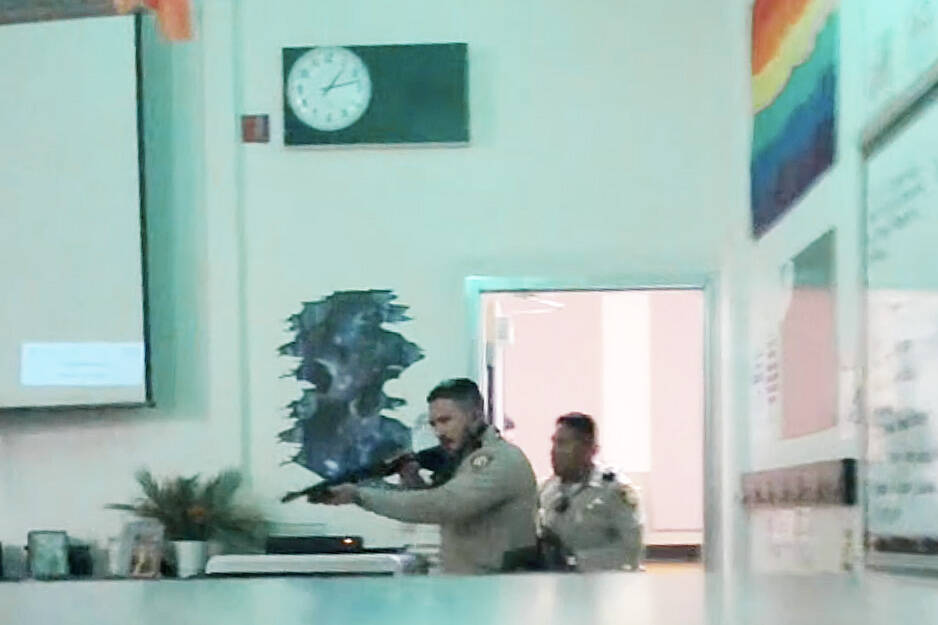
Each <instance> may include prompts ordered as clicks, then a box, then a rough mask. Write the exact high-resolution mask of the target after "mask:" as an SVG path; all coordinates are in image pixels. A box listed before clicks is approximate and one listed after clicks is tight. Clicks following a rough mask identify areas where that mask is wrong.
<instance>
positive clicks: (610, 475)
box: [603, 471, 616, 482]
mask: <svg viewBox="0 0 938 625" xmlns="http://www.w3.org/2000/svg"><path fill="white" fill-rule="evenodd" d="M614 479H616V472H615V471H606V472H605V473H603V481H604V482H611V481H613V480H614Z"/></svg>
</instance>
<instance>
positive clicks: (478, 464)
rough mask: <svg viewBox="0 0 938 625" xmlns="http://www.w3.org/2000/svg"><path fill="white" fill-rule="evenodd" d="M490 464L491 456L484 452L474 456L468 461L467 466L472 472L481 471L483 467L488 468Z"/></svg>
mask: <svg viewBox="0 0 938 625" xmlns="http://www.w3.org/2000/svg"><path fill="white" fill-rule="evenodd" d="M490 462H492V454H490V453H489V452H487V451H485V452H482V453H480V454H476V456H474V457H473V458H472V460H470V461H469V464H470V466H471V467H472V470H473V471H481V470H482V469H484V468H485V467H487V466H489V463H490Z"/></svg>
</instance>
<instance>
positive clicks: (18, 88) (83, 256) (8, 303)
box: [0, 16, 147, 409]
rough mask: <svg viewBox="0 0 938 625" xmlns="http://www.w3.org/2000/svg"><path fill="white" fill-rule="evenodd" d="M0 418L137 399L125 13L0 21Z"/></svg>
mask: <svg viewBox="0 0 938 625" xmlns="http://www.w3.org/2000/svg"><path fill="white" fill-rule="evenodd" d="M0 57H2V58H4V59H14V58H15V59H17V62H16V63H5V64H4V65H3V71H2V72H0V94H3V97H0V135H2V136H3V143H2V145H0V286H2V288H3V292H2V297H0V299H2V305H0V409H6V408H24V407H62V406H84V405H105V404H122V405H125V404H140V403H143V402H145V401H146V399H147V384H146V349H145V324H144V301H143V300H144V290H143V275H144V274H143V253H142V246H141V235H142V225H141V193H140V185H141V178H140V160H139V150H138V142H139V133H138V108H137V89H138V81H137V46H136V25H135V20H134V18H133V17H131V16H123V17H94V18H82V19H74V20H60V21H49V22H36V23H25V24H8V25H3V26H0Z"/></svg>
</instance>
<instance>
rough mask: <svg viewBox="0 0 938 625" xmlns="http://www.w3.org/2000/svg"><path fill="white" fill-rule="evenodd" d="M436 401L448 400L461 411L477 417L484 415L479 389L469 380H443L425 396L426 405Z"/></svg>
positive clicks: (483, 404)
mask: <svg viewBox="0 0 938 625" xmlns="http://www.w3.org/2000/svg"><path fill="white" fill-rule="evenodd" d="M437 399H449V400H451V401H454V402H456V403H457V404H459V405H460V407H461V408H462V409H463V410H466V411H467V412H471V413H473V414H474V415H475V416H477V417H482V416H483V415H484V414H485V403H484V402H483V401H482V393H480V392H479V387H478V386H477V385H476V383H475V382H473V381H472V380H470V379H469V378H451V379H449V380H443V381H442V382H440V383H439V384H437V385H436V386H435V387H433V390H432V391H430V393H429V394H428V395H427V403H428V404H429V403H430V402H432V401H435V400H437Z"/></svg>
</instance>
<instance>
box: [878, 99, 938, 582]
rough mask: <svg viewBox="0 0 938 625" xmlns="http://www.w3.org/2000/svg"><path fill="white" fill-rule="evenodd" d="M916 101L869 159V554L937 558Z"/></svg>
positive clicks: (936, 338) (937, 160) (937, 463)
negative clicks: (918, 555) (919, 555)
mask: <svg viewBox="0 0 938 625" xmlns="http://www.w3.org/2000/svg"><path fill="white" fill-rule="evenodd" d="M922 104H923V103H919V104H917V105H916V107H915V110H916V112H915V113H914V115H912V116H911V117H909V118H908V119H906V120H905V122H904V123H903V124H902V125H901V126H899V127H898V128H896V129H895V130H893V131H892V133H891V135H890V136H888V137H886V138H884V140H883V141H881V142H879V147H878V148H877V150H876V151H875V152H873V153H872V154H870V155H869V156H868V158H867V160H866V163H865V174H866V258H865V264H866V285H867V290H866V293H867V298H866V317H867V319H866V384H865V399H866V402H865V403H866V413H867V419H868V424H869V425H868V427H869V436H868V460H869V473H868V479H867V484H866V503H867V505H866V513H867V518H866V523H867V531H868V533H869V536H870V540H871V543H870V544H871V546H872V548H871V550H872V552H873V555H874V556H875V555H877V554H882V553H896V554H911V553H915V554H934V555H938V263H936V262H935V258H936V248H938V105H936V104H935V103H934V101H926V102H925V103H924V106H923V105H922ZM934 559H935V561H936V564H935V566H938V557H936V558H934Z"/></svg>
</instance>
